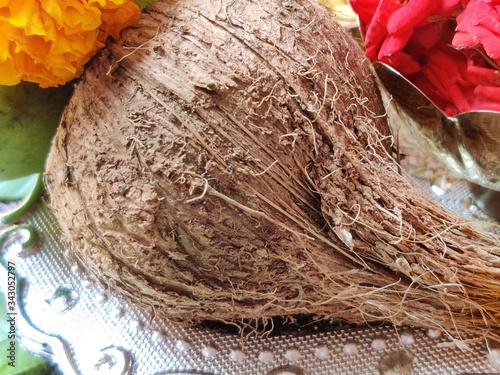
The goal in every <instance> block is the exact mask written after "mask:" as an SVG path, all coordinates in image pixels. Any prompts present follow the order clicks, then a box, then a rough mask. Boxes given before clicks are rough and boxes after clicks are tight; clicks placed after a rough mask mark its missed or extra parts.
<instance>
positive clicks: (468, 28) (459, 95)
mask: <svg viewBox="0 0 500 375" xmlns="http://www.w3.org/2000/svg"><path fill="white" fill-rule="evenodd" d="M351 5H352V7H353V9H354V11H355V12H356V13H357V14H358V16H359V21H360V29H361V31H362V33H363V35H364V42H365V45H366V55H367V56H368V57H369V58H370V59H371V60H372V61H381V62H384V63H387V64H389V65H391V66H393V67H394V68H395V69H397V70H398V71H399V72H401V73H402V74H403V75H405V76H406V77H408V78H409V79H410V80H412V81H413V82H414V83H415V84H416V85H417V86H418V87H419V88H420V89H421V90H422V91H423V92H424V93H425V94H426V95H428V96H429V98H430V99H431V100H432V101H434V103H436V105H438V106H439V107H440V108H441V109H442V110H443V111H444V112H445V113H446V114H448V115H454V114H457V113H460V112H465V111H470V110H475V109H490V110H496V111H499V110H500V72H499V70H498V69H499V68H498V65H499V62H500V42H499V40H500V38H499V36H500V35H499V33H500V16H499V10H500V0H470V1H469V0H401V1H398V0H351ZM457 14H458V17H456V15H457ZM455 17H456V19H455ZM452 44H453V45H452Z"/></svg>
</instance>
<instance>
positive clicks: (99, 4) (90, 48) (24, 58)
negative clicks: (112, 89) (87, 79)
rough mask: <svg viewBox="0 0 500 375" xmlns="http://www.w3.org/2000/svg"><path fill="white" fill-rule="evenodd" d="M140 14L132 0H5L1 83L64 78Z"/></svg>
mask: <svg viewBox="0 0 500 375" xmlns="http://www.w3.org/2000/svg"><path fill="white" fill-rule="evenodd" d="M139 18H140V10H139V8H138V6H137V5H136V4H135V3H134V2H133V1H132V0H0V32H1V35H0V84H4V85H7V84H8V85H12V84H17V83H18V82H19V81H21V80H26V81H32V82H37V83H39V84H40V86H43V87H46V86H57V85H60V84H64V83H66V82H68V81H70V80H71V79H73V78H75V77H78V76H79V75H80V74H81V73H82V71H83V67H84V65H85V64H86V63H87V62H88V61H89V60H90V59H91V57H92V56H93V55H94V54H95V53H96V51H97V49H98V48H101V47H102V46H103V45H104V42H105V40H106V39H107V38H108V37H109V36H112V37H115V38H117V37H119V34H120V32H121V30H122V29H123V28H124V27H127V26H130V25H132V24H133V23H135V22H136V21H138V19H139Z"/></svg>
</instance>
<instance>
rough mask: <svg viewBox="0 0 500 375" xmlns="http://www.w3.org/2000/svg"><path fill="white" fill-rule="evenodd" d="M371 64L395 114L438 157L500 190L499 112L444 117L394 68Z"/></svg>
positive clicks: (487, 186)
mask: <svg viewBox="0 0 500 375" xmlns="http://www.w3.org/2000/svg"><path fill="white" fill-rule="evenodd" d="M373 66H374V68H375V71H376V73H377V75H378V77H379V79H380V81H381V83H382V84H383V85H384V86H385V88H386V90H387V92H388V93H389V94H390V95H391V96H392V99H393V104H394V107H395V108H396V111H397V112H398V114H399V115H400V116H401V118H402V119H403V120H404V121H406V122H407V123H408V124H409V125H410V127H411V128H412V129H413V130H414V131H415V132H416V133H417V134H419V135H420V137H421V138H422V140H423V141H424V143H425V144H426V146H427V147H428V148H429V150H431V151H432V152H433V153H434V155H435V156H436V157H437V158H438V159H440V160H441V161H442V162H443V163H444V164H445V165H447V166H448V167H449V168H450V169H452V170H453V171H455V172H457V173H458V174H460V175H461V176H462V177H463V178H465V179H467V180H469V181H471V182H474V183H476V184H478V185H481V186H483V187H486V188H488V189H493V190H498V191H500V112H495V111H470V112H463V113H460V114H458V115H455V116H446V115H445V114H444V113H443V112H442V111H441V110H440V109H439V108H438V107H437V106H436V105H435V104H434V103H433V102H432V101H431V100H430V99H429V98H428V97H427V96H426V95H425V94H424V93H423V92H422V91H420V89H418V88H417V87H416V86H415V85H414V84H413V83H412V82H410V81H409V80H408V79H407V78H405V77H404V76H403V75H402V74H401V73H399V72H398V71H397V70H395V69H394V68H392V67H391V66H389V65H387V64H384V63H380V62H374V63H373Z"/></svg>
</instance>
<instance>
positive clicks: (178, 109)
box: [46, 0, 500, 340]
mask: <svg viewBox="0 0 500 375" xmlns="http://www.w3.org/2000/svg"><path fill="white" fill-rule="evenodd" d="M391 142H392V136H391V133H390V131H389V127H388V125H387V118H386V116H385V109H384V106H383V104H382V101H381V99H380V95H379V91H378V89H377V85H376V82H375V79H374V76H373V74H372V69H371V67H370V63H369V61H367V60H366V59H365V57H364V55H363V52H362V51H361V50H360V48H359V46H358V45H357V44H356V43H355V42H354V41H353V40H352V38H351V37H350V36H349V35H348V34H347V33H346V32H345V31H344V30H343V29H342V27H340V26H339V25H338V24H337V23H336V22H335V20H334V19H333V18H332V17H331V16H330V14H329V13H328V12H327V11H326V10H325V9H324V8H323V7H322V6H320V5H318V4H316V3H315V2H313V1H309V0H294V1H291V0H285V1H281V0H280V1H278V0H275V1H272V0H259V1H257V0H236V1H228V0H213V1H198V0H183V1H168V0H159V1H158V2H156V3H154V4H153V5H152V6H150V7H149V8H148V9H147V10H146V11H145V13H144V15H143V18H142V20H141V22H140V24H139V25H137V26H135V27H132V28H130V29H127V30H126V31H125V32H123V34H122V37H121V38H120V40H117V41H112V42H110V43H109V45H108V46H107V48H106V49H105V50H104V51H103V52H102V54H101V55H100V56H99V57H98V58H96V59H95V60H94V61H93V63H92V64H91V65H90V66H89V67H88V69H87V70H86V72H85V74H84V76H83V77H82V79H81V81H80V82H79V83H78V85H77V87H76V91H75V94H74V96H73V98H72V100H71V102H70V103H69V105H68V107H67V110H66V111H65V114H64V116H63V119H62V122H61V124H60V128H59V130H58V132H57V135H56V137H55V140H54V144H53V149H52V151H51V154H50V156H49V159H48V164H47V171H46V182H47V188H48V191H49V193H50V195H51V202H52V207H53V210H54V213H55V215H56V217H57V219H58V220H59V222H60V225H61V227H62V229H63V231H64V233H65V235H66V236H67V238H68V239H69V241H70V242H71V248H72V252H73V254H74V256H75V257H76V258H77V259H78V260H79V261H80V262H81V263H82V264H83V265H84V267H85V268H86V269H87V270H88V272H89V273H91V274H93V275H95V276H96V277H97V278H98V279H99V280H100V281H101V282H102V283H103V284H104V285H106V286H107V287H109V288H110V289H111V290H113V291H115V292H117V293H120V294H121V295H123V296H125V297H127V298H130V299H132V300H133V301H134V302H135V303H137V304H139V305H141V306H144V307H146V308H152V309H154V311H155V314H156V315H158V316H160V317H162V318H164V319H169V320H174V321H179V322H184V323H186V324H197V323H201V322H203V321H206V320H217V321H224V322H232V323H234V324H244V322H251V321H261V322H269V321H270V319H272V317H276V316H280V317H293V316H297V315H301V314H311V315H312V316H316V317H322V316H329V317H332V318H334V319H337V318H338V319H342V320H347V321H349V322H352V323H365V322H379V321H390V322H392V323H394V324H395V325H402V324H414V325H418V326H423V327H433V328H439V329H441V330H443V331H445V332H447V333H449V334H450V336H452V337H454V338H455V339H457V340H464V339H466V338H468V337H469V334H473V335H474V337H482V338H484V337H486V336H488V337H491V338H498V337H499V320H500V284H499V280H500V250H499V245H500V244H499V242H500V241H499V238H498V237H497V236H496V235H493V234H488V233H486V232H483V231H481V230H477V229H475V228H474V226H472V225H470V224H469V223H468V222H466V221H465V220H464V219H462V218H461V217H459V216H457V215H454V214H452V213H450V212H449V211H447V210H445V209H444V208H443V207H442V206H441V205H439V204H438V203H436V202H435V201H433V200H431V199H429V198H428V197H426V196H425V195H424V194H423V193H420V192H419V191H418V190H417V189H415V188H414V187H413V185H412V184H411V182H409V178H408V177H407V176H404V175H402V174H400V172H399V168H398V165H397V163H396V162H395V160H394V158H393V151H392V147H391V144H392V143H391ZM269 327H270V325H267V328H269Z"/></svg>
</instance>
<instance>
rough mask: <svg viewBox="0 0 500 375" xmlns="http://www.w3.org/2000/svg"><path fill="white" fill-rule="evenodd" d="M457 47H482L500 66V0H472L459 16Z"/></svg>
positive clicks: (455, 45) (497, 65)
mask: <svg viewBox="0 0 500 375" xmlns="http://www.w3.org/2000/svg"><path fill="white" fill-rule="evenodd" d="M453 46H454V47H456V48H476V49H482V50H484V52H485V53H486V56H487V57H488V58H490V59H491V60H493V61H494V64H495V66H496V68H497V69H499V66H500V1H499V0H471V1H469V3H468V4H467V6H466V7H465V9H464V11H463V12H462V13H460V14H459V15H458V17H457V32H456V34H455V36H454V37H453Z"/></svg>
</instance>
